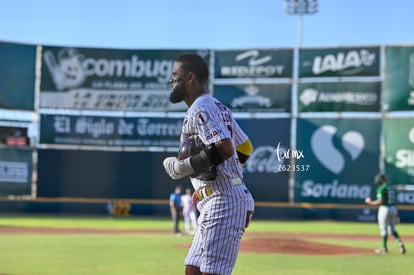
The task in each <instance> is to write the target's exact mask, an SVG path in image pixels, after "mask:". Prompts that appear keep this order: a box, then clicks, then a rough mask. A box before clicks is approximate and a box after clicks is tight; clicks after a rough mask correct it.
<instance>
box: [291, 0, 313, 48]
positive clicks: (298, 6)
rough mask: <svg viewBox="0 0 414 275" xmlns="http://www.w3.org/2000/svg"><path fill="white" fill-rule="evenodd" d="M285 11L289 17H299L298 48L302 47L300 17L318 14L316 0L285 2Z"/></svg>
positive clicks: (301, 22)
mask: <svg viewBox="0 0 414 275" xmlns="http://www.w3.org/2000/svg"><path fill="white" fill-rule="evenodd" d="M285 11H286V13H287V14H289V15H299V23H298V27H299V34H298V35H299V48H300V47H302V33H303V21H302V16H303V15H306V14H315V13H317V12H318V0H285Z"/></svg>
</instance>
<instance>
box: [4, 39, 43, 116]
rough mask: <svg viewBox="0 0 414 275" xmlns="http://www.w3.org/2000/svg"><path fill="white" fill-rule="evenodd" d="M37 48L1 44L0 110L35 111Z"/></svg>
mask: <svg viewBox="0 0 414 275" xmlns="http://www.w3.org/2000/svg"><path fill="white" fill-rule="evenodd" d="M35 69H36V46H29V45H21V44H11V43H2V42H0V108H2V109H16V110H24V111H33V110H34V94H35V88H34V87H35Z"/></svg>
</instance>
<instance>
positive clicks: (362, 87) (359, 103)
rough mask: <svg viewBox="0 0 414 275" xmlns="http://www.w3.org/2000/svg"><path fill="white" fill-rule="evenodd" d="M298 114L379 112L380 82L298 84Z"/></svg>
mask: <svg viewBox="0 0 414 275" xmlns="http://www.w3.org/2000/svg"><path fill="white" fill-rule="evenodd" d="M298 94H299V100H298V103H299V104H298V106H299V112H347V111H348V112H379V111H380V94H381V82H379V81H376V82H319V83H299V85H298Z"/></svg>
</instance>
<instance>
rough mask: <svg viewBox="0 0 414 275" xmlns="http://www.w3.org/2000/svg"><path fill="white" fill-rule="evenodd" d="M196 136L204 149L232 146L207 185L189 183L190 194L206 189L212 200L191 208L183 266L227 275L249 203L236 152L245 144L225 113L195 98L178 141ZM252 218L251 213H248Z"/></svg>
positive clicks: (244, 137)
mask: <svg viewBox="0 0 414 275" xmlns="http://www.w3.org/2000/svg"><path fill="white" fill-rule="evenodd" d="M194 134H197V135H198V136H199V137H200V138H201V140H202V141H203V142H204V143H205V144H212V143H215V142H217V141H220V140H222V139H224V138H231V140H232V141H233V147H234V154H233V155H232V157H230V158H229V159H227V160H225V161H224V162H223V163H221V164H219V165H218V166H217V177H216V179H215V180H213V181H203V180H201V179H199V178H196V177H195V178H191V182H192V184H193V187H194V189H195V190H200V189H202V188H204V187H206V186H207V187H209V188H210V189H211V190H212V194H211V195H209V196H207V197H204V198H203V199H202V200H201V201H199V202H198V204H197V209H198V210H199V211H200V216H199V219H198V226H197V229H196V233H195V235H194V239H193V242H192V244H191V248H190V250H189V251H188V255H187V257H186V259H185V264H186V265H190V266H197V267H199V268H200V271H201V272H204V273H210V274H225V275H227V274H231V272H232V271H233V268H234V265H235V263H236V259H237V255H238V252H239V248H240V240H241V238H242V236H243V234H244V231H245V226H246V221H247V220H249V215H250V214H249V213H250V212H249V211H253V210H254V200H253V197H252V195H251V194H250V192H249V191H248V189H247V187H246V186H245V185H244V184H243V175H242V169H241V167H240V163H239V159H238V156H237V153H236V146H237V145H239V144H242V143H244V142H245V141H246V140H248V137H247V135H246V134H245V133H244V131H243V130H242V129H241V128H240V127H239V125H238V124H237V122H236V121H235V120H234V119H233V116H232V114H231V112H230V110H229V109H228V108H227V107H226V106H225V105H223V104H222V103H220V101H218V100H217V99H215V98H214V97H212V96H210V95H207V94H204V95H202V96H199V97H198V98H197V99H196V100H195V101H194V102H193V103H192V105H191V106H190V107H189V109H188V110H187V113H186V115H185V118H184V121H183V127H182V134H181V141H182V140H184V139H185V138H186V137H188V136H192V135H194ZM251 213H252V212H251Z"/></svg>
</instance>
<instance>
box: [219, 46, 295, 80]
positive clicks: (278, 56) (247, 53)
mask: <svg viewBox="0 0 414 275" xmlns="http://www.w3.org/2000/svg"><path fill="white" fill-rule="evenodd" d="M214 55H215V66H214V68H215V70H214V72H215V73H214V75H215V78H282V77H284V78H291V77H292V75H293V49H278V50H276V49H274V50H258V49H252V50H226V51H224V50H222V51H215V52H214Z"/></svg>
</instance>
